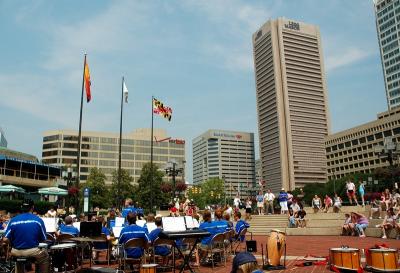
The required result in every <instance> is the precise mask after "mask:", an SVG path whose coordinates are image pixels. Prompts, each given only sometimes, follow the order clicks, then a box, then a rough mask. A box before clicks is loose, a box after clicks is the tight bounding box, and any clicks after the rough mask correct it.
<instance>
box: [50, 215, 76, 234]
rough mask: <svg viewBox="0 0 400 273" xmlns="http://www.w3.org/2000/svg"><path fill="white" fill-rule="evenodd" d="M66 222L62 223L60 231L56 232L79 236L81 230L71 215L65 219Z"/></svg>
mask: <svg viewBox="0 0 400 273" xmlns="http://www.w3.org/2000/svg"><path fill="white" fill-rule="evenodd" d="M64 222H65V224H61V225H60V227H59V229H58V231H57V232H56V234H57V236H59V235H61V234H71V235H73V236H79V230H78V229H77V228H76V227H74V226H73V225H72V223H73V220H72V217H71V216H67V217H65V219H64Z"/></svg>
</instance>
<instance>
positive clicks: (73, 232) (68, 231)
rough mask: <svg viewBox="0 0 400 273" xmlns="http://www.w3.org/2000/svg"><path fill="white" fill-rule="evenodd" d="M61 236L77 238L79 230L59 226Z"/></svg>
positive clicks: (67, 226)
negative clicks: (69, 235)
mask: <svg viewBox="0 0 400 273" xmlns="http://www.w3.org/2000/svg"><path fill="white" fill-rule="evenodd" d="M60 233H61V234H71V235H73V236H79V230H78V229H77V228H76V227H74V226H73V225H60Z"/></svg>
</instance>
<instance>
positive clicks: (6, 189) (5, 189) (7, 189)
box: [0, 185, 25, 193]
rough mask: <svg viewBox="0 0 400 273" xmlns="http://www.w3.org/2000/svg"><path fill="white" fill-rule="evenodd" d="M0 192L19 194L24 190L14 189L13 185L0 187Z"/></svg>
mask: <svg viewBox="0 0 400 273" xmlns="http://www.w3.org/2000/svg"><path fill="white" fill-rule="evenodd" d="M0 192H8V193H9V192H19V193H25V190H24V189H23V188H20V187H16V186H13V185H5V186H0Z"/></svg>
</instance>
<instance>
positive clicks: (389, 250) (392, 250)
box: [368, 248, 397, 252]
mask: <svg viewBox="0 0 400 273" xmlns="http://www.w3.org/2000/svg"><path fill="white" fill-rule="evenodd" d="M368 251H370V252H397V250H396V249H393V248H370V249H369V250H368Z"/></svg>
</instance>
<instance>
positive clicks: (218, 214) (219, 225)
mask: <svg viewBox="0 0 400 273" xmlns="http://www.w3.org/2000/svg"><path fill="white" fill-rule="evenodd" d="M214 217H215V219H214V221H213V224H214V227H215V228H216V229H217V230H216V232H217V233H224V232H225V231H228V230H229V227H228V222H227V221H226V220H225V219H224V218H223V217H222V210H221V209H217V210H216V211H215V214H214Z"/></svg>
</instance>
